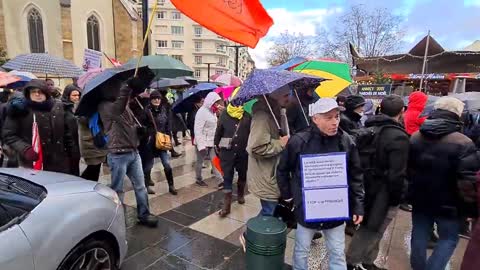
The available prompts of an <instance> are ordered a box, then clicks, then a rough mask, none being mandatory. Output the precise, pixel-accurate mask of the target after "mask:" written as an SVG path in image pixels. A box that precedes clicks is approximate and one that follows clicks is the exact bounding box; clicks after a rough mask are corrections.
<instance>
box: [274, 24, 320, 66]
mask: <svg viewBox="0 0 480 270" xmlns="http://www.w3.org/2000/svg"><path fill="white" fill-rule="evenodd" d="M318 49H319V48H318V45H317V43H316V41H315V39H314V38H308V37H305V36H303V35H302V34H290V33H288V32H284V33H282V34H281V35H280V37H279V38H277V39H276V40H275V44H274V45H273V46H272V47H270V48H269V50H268V52H267V62H268V64H269V65H270V66H276V65H280V64H283V63H285V62H287V61H288V60H290V59H291V58H293V57H296V56H301V57H314V56H316V55H317V53H318Z"/></svg>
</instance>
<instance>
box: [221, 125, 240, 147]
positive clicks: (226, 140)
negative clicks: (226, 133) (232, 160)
mask: <svg viewBox="0 0 480 270" xmlns="http://www.w3.org/2000/svg"><path fill="white" fill-rule="evenodd" d="M240 123H241V121H239V122H238V125H237V128H236V129H235V132H234V133H233V138H235V136H237V133H238V129H239V128H240ZM233 138H226V137H223V138H221V139H220V142H219V143H218V147H220V148H223V149H226V150H230V149H232V141H233Z"/></svg>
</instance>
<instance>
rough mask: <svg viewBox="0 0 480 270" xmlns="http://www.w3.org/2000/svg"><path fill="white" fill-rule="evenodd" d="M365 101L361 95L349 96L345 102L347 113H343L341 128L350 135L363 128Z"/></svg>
mask: <svg viewBox="0 0 480 270" xmlns="http://www.w3.org/2000/svg"><path fill="white" fill-rule="evenodd" d="M365 103H366V102H365V99H364V98H363V97H362V96H360V95H351V96H348V97H347V99H346V100H345V111H344V112H342V113H341V119H340V128H341V129H342V130H343V131H345V132H347V133H350V131H352V130H353V129H359V128H361V127H362V122H361V121H360V119H362V116H363V114H364V111H365Z"/></svg>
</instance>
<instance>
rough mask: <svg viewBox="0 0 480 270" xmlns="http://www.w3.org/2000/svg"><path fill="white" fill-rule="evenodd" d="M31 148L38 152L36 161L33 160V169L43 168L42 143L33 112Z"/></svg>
mask: <svg viewBox="0 0 480 270" xmlns="http://www.w3.org/2000/svg"><path fill="white" fill-rule="evenodd" d="M32 148H33V151H35V152H36V153H37V154H38V159H37V161H34V162H33V169H34V170H43V151H42V143H41V142H40V133H39V132H38V124H37V118H36V117H35V114H33V124H32Z"/></svg>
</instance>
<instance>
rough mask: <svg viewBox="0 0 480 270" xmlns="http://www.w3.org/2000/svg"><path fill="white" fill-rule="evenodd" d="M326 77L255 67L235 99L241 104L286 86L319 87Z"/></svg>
mask: <svg viewBox="0 0 480 270" xmlns="http://www.w3.org/2000/svg"><path fill="white" fill-rule="evenodd" d="M324 80H325V79H323V78H320V77H317V76H313V75H308V74H304V73H300V72H291V71H286V70H274V69H255V70H254V71H253V72H252V73H251V74H250V76H248V78H247V79H246V80H245V82H244V83H243V85H242V86H241V87H240V90H239V91H238V93H237V95H236V96H235V98H234V99H233V101H232V102H233V103H234V104H235V105H240V104H242V103H244V102H246V101H248V100H250V99H252V98H254V97H256V96H261V95H266V94H271V93H273V92H274V91H276V90H279V89H284V88H285V87H301V88H308V87H317V86H318V85H319V84H320V82H322V81H324Z"/></svg>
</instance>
